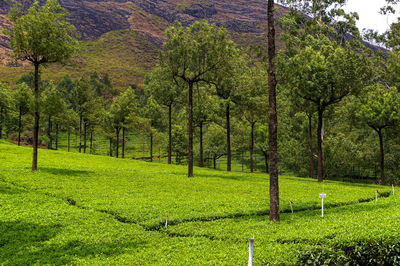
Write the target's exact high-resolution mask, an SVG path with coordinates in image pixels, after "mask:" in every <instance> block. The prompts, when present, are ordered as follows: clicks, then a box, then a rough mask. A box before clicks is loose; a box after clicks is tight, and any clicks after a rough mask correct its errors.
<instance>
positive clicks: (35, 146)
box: [32, 63, 40, 171]
mask: <svg viewBox="0 0 400 266" xmlns="http://www.w3.org/2000/svg"><path fill="white" fill-rule="evenodd" d="M34 66H35V74H34V84H35V122H34V126H33V160H32V171H36V170H37V158H38V146H39V119H40V114H39V63H34Z"/></svg>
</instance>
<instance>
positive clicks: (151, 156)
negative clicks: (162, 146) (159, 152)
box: [150, 133, 153, 162]
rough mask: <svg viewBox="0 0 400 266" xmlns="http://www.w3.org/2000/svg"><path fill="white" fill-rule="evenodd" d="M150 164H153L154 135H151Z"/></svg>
mask: <svg viewBox="0 0 400 266" xmlns="http://www.w3.org/2000/svg"><path fill="white" fill-rule="evenodd" d="M150 162H153V133H150Z"/></svg>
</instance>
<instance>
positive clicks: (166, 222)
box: [165, 215, 168, 229]
mask: <svg viewBox="0 0 400 266" xmlns="http://www.w3.org/2000/svg"><path fill="white" fill-rule="evenodd" d="M167 227H168V215H166V216H165V229H167Z"/></svg>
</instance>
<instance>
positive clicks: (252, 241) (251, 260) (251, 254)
mask: <svg viewBox="0 0 400 266" xmlns="http://www.w3.org/2000/svg"><path fill="white" fill-rule="evenodd" d="M253 250H254V236H253V238H250V243H249V264H248V266H253Z"/></svg>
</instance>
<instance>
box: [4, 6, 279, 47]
mask: <svg viewBox="0 0 400 266" xmlns="http://www.w3.org/2000/svg"><path fill="white" fill-rule="evenodd" d="M32 2H33V1H32V0H27V1H22V6H23V8H25V9H26V8H28V7H29V6H30V5H31V4H32ZM40 2H41V3H43V2H44V0H41V1H40ZM60 4H61V5H62V6H63V7H64V8H65V9H67V10H68V12H69V13H70V21H71V23H72V24H74V25H75V27H76V28H77V31H78V33H79V34H80V36H81V38H82V39H83V40H93V39H97V38H99V37H100V36H101V35H103V34H105V33H107V32H110V31H114V30H122V29H130V30H132V31H136V32H139V33H141V34H143V35H144V36H146V38H148V39H149V40H150V41H152V42H155V43H156V44H158V45H159V44H160V42H161V39H162V37H163V36H164V33H163V32H164V29H165V28H166V27H167V26H168V25H170V24H172V23H174V21H179V22H181V23H182V24H183V25H185V26H188V25H190V24H192V23H193V22H194V21H196V20H200V19H207V20H209V21H210V22H213V23H217V24H224V25H225V26H226V27H227V28H228V29H229V30H231V31H234V32H238V33H263V32H264V29H265V26H266V4H265V1H262V0H256V1H247V0H234V1H227V0H111V1H101V0H100V1H98V0H87V1H81V0H60ZM9 8H10V3H7V2H4V1H2V2H0V14H1V15H5V14H7V13H8V11H9ZM279 11H281V12H284V9H283V8H279V10H278V13H279ZM7 24H8V22H7V20H6V19H4V16H2V19H1V20H0V27H5V26H7ZM0 41H1V40H0Z"/></svg>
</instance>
